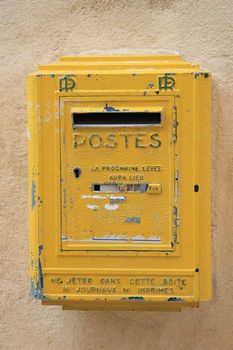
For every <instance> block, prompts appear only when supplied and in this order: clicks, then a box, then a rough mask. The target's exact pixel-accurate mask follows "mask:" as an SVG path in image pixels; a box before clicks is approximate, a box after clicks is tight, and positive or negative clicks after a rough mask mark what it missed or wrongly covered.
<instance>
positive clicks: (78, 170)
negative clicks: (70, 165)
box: [73, 167, 81, 179]
mask: <svg viewBox="0 0 233 350" xmlns="http://www.w3.org/2000/svg"><path fill="white" fill-rule="evenodd" d="M73 172H74V176H75V177H76V179H78V178H79V176H80V175H81V169H80V168H79V167H75V168H74V169H73Z"/></svg>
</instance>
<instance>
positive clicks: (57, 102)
mask: <svg viewBox="0 0 233 350" xmlns="http://www.w3.org/2000/svg"><path fill="white" fill-rule="evenodd" d="M152 85H153V86H152ZM210 97H211V76H210V73H209V72H207V71H204V70H201V69H200V68H199V67H198V66H197V65H192V64H190V63H187V62H183V61H182V60H181V59H180V57H179V56H140V57H139V56H135V57H131V56H119V57H117V56H116V57H113V56H112V57H111V56H110V57H79V58H70V57H69V58H62V59H61V61H60V62H59V63H57V64H51V65H44V66H41V67H40V69H39V71H38V72H36V73H32V74H31V75H30V76H29V78H28V100H29V104H28V113H29V123H28V130H29V133H28V134H29V188H30V195H29V204H30V264H31V280H32V282H31V291H32V296H33V297H34V298H37V299H41V300H42V302H43V304H52V305H53V304H55V305H56V304H57V305H62V307H63V308H64V309H80V308H81V309H118V310H121V309H122V310H128V309H129V310H132V309H136V310H137V309H138V310H148V309H149V310H161V309H162V310H180V309H181V307H182V306H197V305H198V303H199V300H209V299H210V297H211V231H210ZM74 99H75V101H76V102H79V103H81V102H82V101H85V102H86V103H87V102H88V101H89V102H90V103H93V102H94V101H99V102H100V103H102V102H106V103H107V104H108V105H110V104H109V103H110V102H111V104H112V105H114V104H116V105H117V103H118V102H119V101H121V102H122V101H124V102H125V104H126V105H127V103H128V102H129V101H131V102H132V101H142V102H143V101H144V102H145V101H146V102H148V101H158V100H166V99H168V100H169V101H170V103H171V101H172V100H173V101H174V102H173V103H172V113H173V138H174V139H173V140H172V142H174V145H175V146H174V147H175V152H174V154H175V158H174V174H173V176H174V193H175V195H174V198H175V205H174V207H176V208H178V209H179V210H177V211H176V212H174V216H175V217H174V218H173V222H175V223H176V224H175V226H174V227H175V228H176V230H175V235H174V236H173V238H174V237H175V240H173V241H172V240H171V243H170V245H169V246H168V245H167V246H164V247H163V246H161V247H159V249H157V248H156V246H155V247H153V246H152V245H151V244H147V245H145V244H144V246H143V244H140V245H138V246H137V248H135V247H133V248H131V247H127V248H125V246H122V245H118V246H116V245H115V246H113V247H112V246H110V245H106V244H104V245H103V244H102V245H101V244H99V245H98V246H97V248H96V246H91V245H90V244H89V245H84V246H83V247H82V248H80V246H76V248H75V247H74V245H73V246H72V247H71V248H70V247H69V244H67V242H64V243H65V244H64V246H62V245H61V230H60V220H61V217H62V208H61V206H62V181H63V180H62V179H63V177H62V176H61V172H62V170H61V169H62V162H61V159H62V157H61V151H62V145H61V144H62V137H63V134H62V130H63V129H62V123H63V120H64V119H63V118H64V115H65V108H66V104H67V103H70V101H73V100H74ZM69 108H70V110H69V113H70V115H71V114H72V113H73V111H74V110H75V107H74V106H72V105H71V106H70V107H69ZM188 203H190V208H191V210H190V212H189V207H188V205H187V204H188ZM54 218H55V219H54ZM109 264H110V265H111V266H112V268H111V269H109V268H108V266H109ZM77 266H78V267H77ZM80 276H81V277H80ZM72 278H73V279H74V281H75V279H78V278H82V280H81V281H82V282H77V281H79V280H76V282H77V283H72ZM111 278H112V281H115V284H114V283H112V284H111V283H110V287H109V285H108V286H107V287H108V288H112V290H114V288H115V292H111V291H110V289H109V290H107V291H104V292H103V293H102V294H101V293H100V294H98V292H96V293H95V292H93V293H91V294H90V293H89V289H88V288H96V290H97V291H98V288H102V289H101V291H103V288H107V287H106V283H107V282H106V283H103V284H102V282H101V281H104V280H106V281H107V280H111ZM143 278H144V279H147V281H150V282H147V283H152V280H153V279H155V281H156V282H155V283H158V285H157V284H156V287H154V286H153V285H152V284H149V286H148V285H146V287H145V285H144V284H140V283H139V284H136V282H135V284H134V283H132V284H131V280H133V281H141V282H142V279H143ZM88 279H89V280H91V281H92V282H91V283H90V282H87V285H88V286H86V282H83V281H84V280H85V281H88ZM118 280H120V282H119V283H117V281H118ZM184 280H185V281H186V282H184ZM64 281H71V282H70V283H68V282H64ZM143 281H144V280H143ZM157 281H158V282H157ZM166 281H167V282H166ZM169 281H170V282H169ZM177 281H179V282H177ZM182 281H183V282H182ZM67 283H68V284H67ZM143 283H144V282H143ZM145 283H146V282H145ZM166 283H167V284H168V285H166ZM169 283H171V285H169ZM182 283H187V284H186V285H181V284H182ZM103 285H104V287H103ZM75 288H76V289H75ZM78 288H79V290H82V289H80V288H83V291H84V292H81V294H76V292H75V291H76V290H78ZM85 288H86V289H85ZM120 288H121V293H120V292H119V290H118V289H120ZM140 288H141V289H140ZM143 288H150V289H149V292H144V289H143ZM152 288H154V290H156V292H152V290H153V289H152ZM156 288H157V289H156ZM169 288H170V289H169ZM172 288H173V291H172V292H171V293H167V291H165V290H167V289H169V290H171V289H172ZM129 289H132V290H131V291H129ZM140 290H141V291H142V292H141V293H140ZM145 290H146V289H145ZM159 290H162V292H159ZM93 291H94V289H93ZM108 292H109V293H108ZM153 293H155V294H153ZM156 293H157V294H156Z"/></svg>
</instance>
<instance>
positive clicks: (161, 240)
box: [60, 97, 176, 251]
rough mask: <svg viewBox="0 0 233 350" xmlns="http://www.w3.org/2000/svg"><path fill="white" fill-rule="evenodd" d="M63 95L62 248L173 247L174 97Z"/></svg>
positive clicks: (61, 118) (157, 248) (61, 110)
mask: <svg viewBox="0 0 233 350" xmlns="http://www.w3.org/2000/svg"><path fill="white" fill-rule="evenodd" d="M107 101H108V102H107V103H106V98H105V99H103V98H101V97H100V98H98V99H97V98H96V99H92V100H91V101H90V100H87V98H85V99H81V98H80V99H79V100H78V101H77V99H74V98H72V97H70V98H63V99H62V102H61V103H60V125H61V130H60V136H61V198H62V200H61V221H62V225H61V227H62V232H61V244H62V250H157V251H167V250H172V249H173V247H174V240H175V230H176V227H175V224H176V221H175V220H174V210H175V209H174V208H176V203H175V192H176V188H175V173H176V171H175V144H176V137H174V98H173V97H161V98H157V99H155V98H154V99H150V100H149V101H147V102H145V101H140V99H139V100H136V99H135V98H131V99H130V100H129V99H127V100H123V99H122V100H116V98H115V99H114V98H112V99H111V98H108V99H107Z"/></svg>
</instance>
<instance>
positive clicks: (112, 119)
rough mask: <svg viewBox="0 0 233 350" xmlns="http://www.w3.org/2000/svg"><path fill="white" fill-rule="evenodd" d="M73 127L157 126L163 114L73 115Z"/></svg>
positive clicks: (98, 113) (100, 113) (109, 113)
mask: <svg viewBox="0 0 233 350" xmlns="http://www.w3.org/2000/svg"><path fill="white" fill-rule="evenodd" d="M72 122H73V127H74V128H78V127H108V126H109V127H119V126H121V127H125V126H141V127H146V126H155V125H161V123H162V112H90V113H73V114H72Z"/></svg>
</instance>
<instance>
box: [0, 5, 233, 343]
mask: <svg viewBox="0 0 233 350" xmlns="http://www.w3.org/2000/svg"><path fill="white" fill-rule="evenodd" d="M232 17H233V2H232V0H196V1H193V0H176V1H175V0H164V1H162V0H157V1H156V0H144V1H143V0H121V1H119V0H115V1H114V0H102V1H98V0H86V1H81V0H79V1H77V0H76V1H75V0H67V1H62V0H51V1H49V0H47V1H46V0H41V1H36V0H21V1H20V0H14V1H9V0H2V1H1V2H0V18H1V19H0V28H1V30H0V51H1V53H0V63H1V76H0V79H1V82H0V101H1V103H0V110H1V114H0V118H1V119H0V125H1V129H0V130H1V131H0V138H1V139H0V140H1V141H0V151H1V168H0V174H1V178H0V185H1V192H0V202H1V209H0V210H1V225H0V228H1V235H0V246H1V253H0V257H1V282H0V288H1V297H0V302H1V312H0V318H1V326H2V328H1V330H0V349H4V350H8V349H16V350H21V349H25V350H27V349H29V350H34V349H35V350H37V349H42V350H44V349H49V350H50V349H51V350H53V349H54V350H55V349H56V350H60V349H61V350H63V349H66V350H70V349H79V350H84V349H85V350H91V349H96V350H97V349H113V350H115V349H117V350H118V349H122V350H123V349H140V350H141V349H166V350H173V349H187V348H188V349H190V350H193V349H195V350H196V349H198V350H202V349H203V350H204V349H205V350H215V349H221V350H227V349H233V337H232V336H233V301H232V299H233V255H232V254H233V251H232V248H233V243H232V242H233V232H232V227H233V211H232V202H233V108H232V106H233V73H232V71H233V69H232V59H233V40H232V38H233V21H232ZM158 50H159V51H161V52H171V51H178V52H179V53H180V54H181V55H182V56H183V58H184V59H186V60H189V61H194V62H198V63H200V64H201V66H202V67H205V68H207V69H209V70H210V71H212V72H213V245H214V247H213V253H214V254H213V256H214V258H213V265H214V271H213V286H214V292H213V300H212V301H211V302H209V303H205V304H202V305H201V307H200V309H193V310H192V309H190V310H188V309H187V310H184V311H183V312H182V313H170V312H169V313H161V312H157V313H156V312H153V313H150V312H145V313H140V312H91V311H89V312H84V311H80V312H78V311H62V310H61V309H60V308H59V307H42V306H41V305H40V302H37V301H32V300H30V298H29V278H28V218H27V216H28V211H27V137H26V123H27V116H26V100H25V80H26V75H27V74H28V73H29V72H31V71H34V70H36V69H37V66H38V64H39V63H47V62H52V61H54V60H56V59H58V58H59V57H60V56H62V55H77V54H86V53H88V54H90V53H114V52H116V53H119V52H123V53H137V52H140V53H148V52H151V53H154V52H157V51H158Z"/></svg>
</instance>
